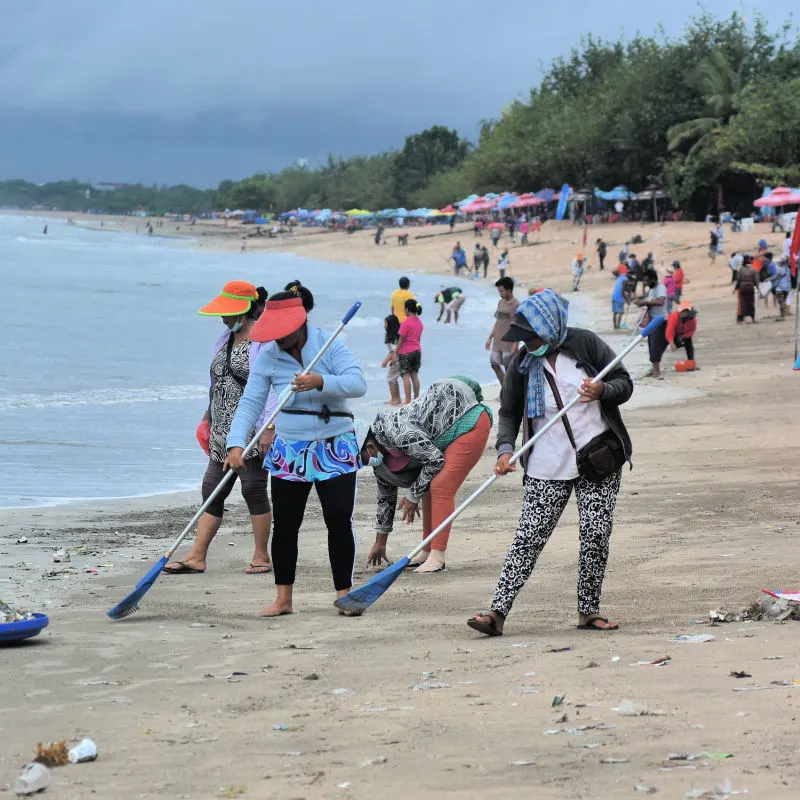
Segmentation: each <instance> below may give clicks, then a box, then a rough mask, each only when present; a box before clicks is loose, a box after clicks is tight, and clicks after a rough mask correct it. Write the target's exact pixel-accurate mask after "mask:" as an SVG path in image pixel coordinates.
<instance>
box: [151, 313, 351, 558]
mask: <svg viewBox="0 0 800 800" xmlns="http://www.w3.org/2000/svg"><path fill="white" fill-rule="evenodd" d="M359 308H361V301H360V300H358V301H356V302H355V303H353V305H352V306H351V308H350V310H349V311H348V312H347V313H346V314H345V315H344V316H343V317H342V321H341V322H340V323H339V325H338V326H337V327H336V330H334V332H333V333H332V334H331V335H330V336H329V337H328V341H327V342H325V344H324V345H322V348H321V349H320V351H319V352H318V353H317V354H316V355H315V356H314V358H312V359H311V361H310V362H309V364H308V366H307V367H306V368H305V369H304V370H303V371H302V372H301V373H300V374H301V375H308V373H309V372H311V370H312V369H313V368H314V367H315V366H316V365H317V363H318V362H319V360H320V359H321V358H322V356H323V355H324V354H325V351H326V350H327V349H328V348H329V347H330V346H331V344H332V343H333V340H334V339H335V338H336V337H337V336H338V335H339V334H340V333H341V332H342V331H343V330H344V328H345V325H347V323H348V322H350V320H351V319H352V318H353V317H354V316H355V315H356V313H357V312H358V309H359ZM293 395H294V390H293V389H292V388H291V386H287V387H286V389H284V390H283V392H282V393H281V396H280V398H279V399H278V405H277V406H276V407H275V410H274V411H273V412H272V413H271V414H270V415H269V417H267V419H266V420H265V422H264V424H263V425H262V426H261V427H260V428H259V429H258V431H257V432H256V435H255V436H254V437H253V438H252V439H251V440H250V442H249V443H248V445H247V447H245V448H244V451H243V453H242V458H245V457H246V456H247V454H248V453H249V452H251V451H252V450H253V449H254V448H255V447H256V445H257V444H258V440H259V439H260V438H261V434H263V433H264V431H265V430H266V429H267V428H268V427H269V426H270V425H271V424H272V423H273V421H274V420H275V418H276V417H277V416H278V414H279V413H280V412H281V411H282V409H283V408H284V406H285V405H286V404H287V403H288V402H289V400H290V399H291V398H292V396H293ZM235 474H236V473H235V472H234V471H233V470H231V469H229V470H228V471H227V472H226V473H225V474H224V475H223V476H222V480H221V481H220V482H219V483H218V484H217V486H216V488H215V489H214V491H213V492H211V494H210V495H209V496H208V499H207V500H206V501H205V502H204V503H203V505H201V506H200V508H198V509H197V511H196V512H195V515H194V516H193V517H192V518H191V519H190V520H189V522H188V524H187V525H186V527H185V528H184V529H183V530H182V531H181V534H180V536H178V538H177V539H176V540H175V541H174V542H173V544H172V547H170V549H169V550H167V553H166V556H167V558H170V557H171V556H172V554H173V553H174V552H175V551H176V550H177V549H178V548H179V547H180V544H181V542H182V541H183V540H184V539H185V538H186V535H187V534H188V533H189V531H191V530H192V528H193V527H194V526H195V523H196V522H197V520H199V519H200V517H201V516H202V515H203V514H204V513H205V510H206V509H207V508H208V507H209V506H210V505H211V503H212V502H213V501H214V498H215V497H216V496H217V495H218V494H219V493H220V492H221V491H222V489H223V488H224V486H225V485H226V484H227V483H228V482H229V481H231V480H232V479H233V476H234V475H235Z"/></svg>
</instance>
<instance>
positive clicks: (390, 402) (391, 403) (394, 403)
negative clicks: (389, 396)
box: [384, 400, 403, 406]
mask: <svg viewBox="0 0 800 800" xmlns="http://www.w3.org/2000/svg"><path fill="white" fill-rule="evenodd" d="M384 405H387V406H401V405H403V401H402V400H387V401H386V402H385V403H384Z"/></svg>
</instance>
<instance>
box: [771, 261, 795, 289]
mask: <svg viewBox="0 0 800 800" xmlns="http://www.w3.org/2000/svg"><path fill="white" fill-rule="evenodd" d="M772 287H773V289H775V291H776V292H790V291H791V290H792V271H791V270H790V269H789V267H787V266H786V265H785V264H781V265H780V266H779V267H776V270H775V274H774V275H773V276H772Z"/></svg>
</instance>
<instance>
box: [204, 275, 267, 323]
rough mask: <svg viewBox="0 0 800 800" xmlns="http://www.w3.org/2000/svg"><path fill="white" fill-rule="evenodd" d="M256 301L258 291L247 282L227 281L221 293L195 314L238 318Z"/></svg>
mask: <svg viewBox="0 0 800 800" xmlns="http://www.w3.org/2000/svg"><path fill="white" fill-rule="evenodd" d="M256 300H258V291H257V290H256V287H255V286H253V284H252V283H248V282H247V281H228V282H227V283H226V284H225V285H224V286H223V287H222V291H221V292H220V293H219V295H217V297H215V298H214V299H213V300H212V301H211V302H210V303H208V304H207V305H205V306H203V307H202V308H201V309H200V310H199V311H198V312H197V313H198V314H202V315H203V316H204V317H238V316H241V315H242V314H246V313H247V312H248V311H249V310H250V306H251V305H252V304H253V303H254V302H255V301H256Z"/></svg>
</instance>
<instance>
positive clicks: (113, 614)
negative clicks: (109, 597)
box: [106, 556, 167, 619]
mask: <svg viewBox="0 0 800 800" xmlns="http://www.w3.org/2000/svg"><path fill="white" fill-rule="evenodd" d="M166 563H167V557H166V556H161V558H160V559H159V560H158V563H157V564H155V565H153V567H152V568H151V569H150V570H149V572H148V573H147V575H145V576H144V578H142V579H141V580H140V581H139V583H137V584H136V586H135V588H134V590H133V591H132V592H131V593H130V594H129V595H128V596H127V597H126V598H125V599H124V600H121V601H120V602H119V603H118V604H117V605H115V606H114V608H112V609H111V611H108V612H107V614H106V616H108V617H109V618H110V619H124V618H125V617H129V616H130V615H131V614H135V613H136V612H137V611H138V610H139V601H140V600H141V599H142V598H143V597H144V596H145V594H147V590H148V589H149V588H150V587H151V586H152V585H153V584H154V583H155V582H156V579H157V578H158V576H159V575H160V574H161V570H162V569H163V568H164V566H165V565H166Z"/></svg>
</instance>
